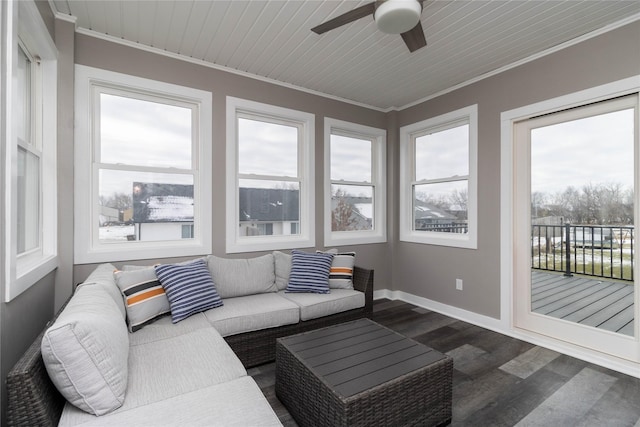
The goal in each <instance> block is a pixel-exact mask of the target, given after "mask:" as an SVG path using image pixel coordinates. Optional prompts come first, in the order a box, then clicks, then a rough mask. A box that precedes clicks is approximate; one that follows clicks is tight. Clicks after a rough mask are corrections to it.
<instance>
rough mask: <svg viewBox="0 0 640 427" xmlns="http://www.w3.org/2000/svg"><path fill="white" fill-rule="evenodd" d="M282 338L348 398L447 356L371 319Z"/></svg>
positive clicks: (335, 389)
mask: <svg viewBox="0 0 640 427" xmlns="http://www.w3.org/2000/svg"><path fill="white" fill-rule="evenodd" d="M279 341H280V343H281V344H283V345H284V346H285V347H286V348H287V349H288V350H289V351H290V352H291V353H292V354H293V355H295V357H297V358H298V359H299V360H300V361H301V362H302V363H303V364H304V365H305V366H306V367H307V368H308V369H309V370H310V371H311V372H313V373H314V375H316V376H318V377H319V378H320V379H322V381H323V382H324V383H326V384H327V385H328V386H329V387H330V388H331V389H332V390H334V391H335V392H336V393H337V394H338V395H340V396H342V397H343V398H347V397H350V396H353V395H356V394H358V393H360V392H363V391H366V390H369V389H371V388H373V387H375V386H378V385H380V384H384V383H385V382H387V381H391V380H394V379H396V378H398V377H401V376H403V375H406V374H409V373H411V372H413V371H415V370H417V369H421V368H424V367H425V366H428V365H430V364H432V363H434V362H436V361H438V360H441V359H443V358H445V357H446V356H444V355H443V354H441V353H439V352H437V351H435V350H433V349H431V348H429V347H427V346H425V345H423V344H420V343H418V342H416V341H414V340H411V339H409V338H407V337H405V336H403V335H400V334H398V333H397V332H394V331H392V330H390V329H388V328H386V327H384V326H381V325H379V324H377V323H375V322H373V321H371V320H369V319H360V320H355V321H352V322H347V323H343V324H340V325H335V326H329V327H327V328H323V329H318V330H316V331H311V332H305V333H302V334H299V335H294V336H291V337H286V338H280V339H279Z"/></svg>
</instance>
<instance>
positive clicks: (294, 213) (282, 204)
mask: <svg viewBox="0 0 640 427" xmlns="http://www.w3.org/2000/svg"><path fill="white" fill-rule="evenodd" d="M239 204H240V210H239V211H240V215H239V220H240V221H242V222H244V221H260V222H265V221H266V222H280V221H299V220H300V192H299V191H298V190H289V189H278V188H242V187H241V188H240V193H239Z"/></svg>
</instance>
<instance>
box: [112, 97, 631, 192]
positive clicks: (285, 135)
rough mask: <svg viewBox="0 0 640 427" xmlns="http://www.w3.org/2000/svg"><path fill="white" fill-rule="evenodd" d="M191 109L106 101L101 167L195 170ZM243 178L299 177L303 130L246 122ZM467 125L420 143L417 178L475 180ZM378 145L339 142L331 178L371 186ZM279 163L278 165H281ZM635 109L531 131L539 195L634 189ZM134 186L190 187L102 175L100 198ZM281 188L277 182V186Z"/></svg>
mask: <svg viewBox="0 0 640 427" xmlns="http://www.w3.org/2000/svg"><path fill="white" fill-rule="evenodd" d="M191 114H192V112H191V110H190V109H187V108H183V107H177V106H171V105H163V104H158V103H155V102H146V101H140V100H133V99H129V98H125V97H120V96H112V95H105V94H102V95H101V120H102V123H101V129H100V130H101V141H102V146H101V160H102V162H103V163H109V162H112V163H123V164H132V165H141V166H158V167H177V168H184V169H189V168H190V165H191V134H192V128H191V127H192V120H191ZM240 122H241V126H240V135H239V136H240V138H241V141H242V144H240V147H239V169H240V172H241V173H254V174H262V175H273V176H276V177H278V176H291V177H294V176H297V174H298V172H297V157H298V151H297V144H296V139H297V128H295V127H293V126H287V125H281V124H273V123H266V122H259V121H255V120H245V119H240ZM468 132H469V129H468V126H458V127H455V128H453V129H448V130H445V131H441V132H437V133H434V134H431V135H426V136H423V137H420V138H418V139H417V144H416V179H417V180H421V179H434V178H444V177H448V176H452V175H467V174H468V156H469V151H468V143H467V141H468ZM371 155H372V152H371V142H370V141H363V140H360V139H356V138H348V137H343V136H336V135H333V136H332V138H331V164H332V179H334V180H340V179H343V180H345V181H355V182H371V173H372V171H371ZM273 159H276V160H275V161H274V160H273ZM633 163H634V162H633V110H624V111H619V112H614V113H609V114H604V115H600V116H596V117H592V118H588V119H582V120H576V121H573V122H569V123H563V124H558V125H553V126H547V127H544V128H538V129H534V130H533V131H532V158H531V164H532V191H542V192H547V193H551V194H553V193H556V192H558V191H562V190H564V189H565V188H566V187H567V186H569V185H571V186H574V187H576V188H580V187H582V186H583V185H585V184H589V183H592V184H597V183H622V184H623V185H625V186H628V187H630V186H631V185H632V183H633V169H634V164H633ZM133 181H142V182H162V183H168V184H191V183H192V178H191V177H190V176H189V175H187V176H185V175H178V174H150V173H130V172H120V171H103V172H102V174H101V179H100V194H101V195H105V196H109V195H111V194H113V193H115V192H121V193H122V192H124V193H128V192H131V191H132V183H133ZM272 184H273V185H274V186H278V184H279V183H278V182H272Z"/></svg>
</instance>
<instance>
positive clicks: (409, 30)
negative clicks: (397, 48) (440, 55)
mask: <svg viewBox="0 0 640 427" xmlns="http://www.w3.org/2000/svg"><path fill="white" fill-rule="evenodd" d="M424 1H425V0H376V1H373V2H371V3H367V4H365V5H363V6H360V7H357V8H355V9H353V10H352V11H350V12H347V13H343V14H342V15H340V16H337V17H335V18H333V19H330V20H328V21H327V22H324V23H322V24H320V25H318V26H317V27H314V28H312V29H311V31H313V32H314V33H316V34H323V33H326V32H327V31H330V30H333V29H334V28H338V27H341V26H343V25H345V24H348V23H350V22H353V21H356V20H358V19H360V18H364V17H365V16H367V15H373V18H374V19H375V21H376V25H377V27H378V29H379V30H380V31H382V32H383V33H387V34H400V35H402V39H403V40H404V43H405V44H406V45H407V47H408V48H409V51H410V52H415V51H416V50H418V49H420V48H421V47H424V46H426V45H427V40H426V39H425V37H424V31H423V29H422V24H421V23H420V14H421V13H422V3H423V2H424Z"/></svg>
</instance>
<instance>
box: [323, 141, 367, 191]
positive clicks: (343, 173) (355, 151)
mask: <svg viewBox="0 0 640 427" xmlns="http://www.w3.org/2000/svg"><path fill="white" fill-rule="evenodd" d="M331 180H333V181H339V180H344V181H352V182H371V140H367V139H359V138H350V137H347V136H340V135H331Z"/></svg>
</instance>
